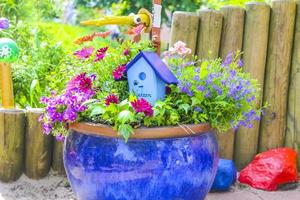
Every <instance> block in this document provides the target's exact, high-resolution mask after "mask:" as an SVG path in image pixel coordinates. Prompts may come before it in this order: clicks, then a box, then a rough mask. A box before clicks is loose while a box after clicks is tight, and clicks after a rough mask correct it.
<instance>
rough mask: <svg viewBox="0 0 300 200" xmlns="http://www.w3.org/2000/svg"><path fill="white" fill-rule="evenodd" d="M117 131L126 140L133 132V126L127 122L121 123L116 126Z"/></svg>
mask: <svg viewBox="0 0 300 200" xmlns="http://www.w3.org/2000/svg"><path fill="white" fill-rule="evenodd" d="M118 132H119V134H121V135H122V136H123V138H124V139H125V142H127V141H128V139H129V137H130V135H131V134H132V133H133V128H132V127H131V126H130V125H129V124H121V125H120V126H119V128H118Z"/></svg>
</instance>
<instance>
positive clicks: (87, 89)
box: [39, 73, 95, 140]
mask: <svg viewBox="0 0 300 200" xmlns="http://www.w3.org/2000/svg"><path fill="white" fill-rule="evenodd" d="M94 94H95V91H94V90H93V88H92V80H91V78H90V77H88V76H86V74H85V73H82V74H80V75H78V76H76V77H74V78H73V79H72V80H71V81H70V82H69V83H68V85H67V88H66V90H65V92H64V93H63V94H61V95H57V96H55V93H52V94H51V96H50V97H48V98H46V97H43V98H41V102H42V103H43V104H46V108H45V113H44V114H43V115H41V116H40V118H39V121H40V122H42V127H43V132H44V133H45V134H50V133H51V131H52V128H53V127H55V126H57V125H59V126H63V127H67V124H68V123H72V122H75V121H76V120H77V118H78V113H80V112H83V111H85V110H86V109H87V107H86V106H85V105H84V102H86V101H87V100H89V99H91V98H92V97H93V96H94ZM57 136H58V137H57V138H58V139H59V140H61V139H63V138H64V136H63V135H62V134H58V135H57Z"/></svg>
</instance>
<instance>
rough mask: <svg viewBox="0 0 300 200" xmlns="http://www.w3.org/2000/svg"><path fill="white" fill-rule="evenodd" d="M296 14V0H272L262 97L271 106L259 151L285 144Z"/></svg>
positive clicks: (263, 118)
mask: <svg viewBox="0 0 300 200" xmlns="http://www.w3.org/2000/svg"><path fill="white" fill-rule="evenodd" d="M295 14H296V3H295V1H293V0H277V1H273V2H272V12H271V24H270V35H269V44H268V56H267V67H266V76H265V87H264V98H263V99H264V102H268V103H269V104H270V106H269V108H268V109H266V112H265V115H263V117H262V121H261V133H260V142H259V151H260V152H262V151H266V150H268V149H271V148H276V147H281V146H283V145H284V139H285V131H286V114H287V96H288V84H289V72H290V63H291V62H290V61H291V54H292V52H291V50H292V42H293V34H294V25H295Z"/></svg>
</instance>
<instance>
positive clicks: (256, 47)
mask: <svg viewBox="0 0 300 200" xmlns="http://www.w3.org/2000/svg"><path fill="white" fill-rule="evenodd" d="M269 18H270V6H269V5H268V4H266V3H258V2H251V3H247V4H246V18H245V31H244V42H243V59H244V70H245V71H246V72H249V73H250V74H251V77H252V78H255V79H257V80H258V83H259V84H260V86H261V87H263V85H264V78H265V77H264V75H265V66H266V57H267V48H268V33H269ZM262 95H263V88H262V90H261V91H260V98H259V99H257V106H258V107H260V106H261V104H262ZM259 124H260V121H253V128H251V129H249V128H244V127H240V128H239V130H238V131H237V134H236V138H235V150H234V160H235V164H236V166H237V168H238V169H239V170H240V169H242V168H244V167H245V166H246V165H247V164H248V163H250V161H251V160H252V159H253V157H254V156H255V155H256V154H257V148H258V137H259Z"/></svg>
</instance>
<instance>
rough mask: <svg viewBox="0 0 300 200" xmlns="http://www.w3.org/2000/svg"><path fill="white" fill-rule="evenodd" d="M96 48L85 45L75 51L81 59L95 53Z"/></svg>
mask: <svg viewBox="0 0 300 200" xmlns="http://www.w3.org/2000/svg"><path fill="white" fill-rule="evenodd" d="M93 51H94V48H93V47H85V48H83V49H81V50H78V51H75V52H74V56H76V57H77V58H79V59H81V60H86V59H88V58H89V57H90V56H91V55H92V54H93Z"/></svg>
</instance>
